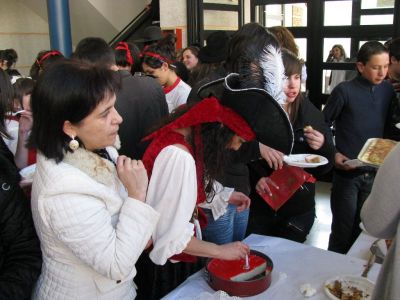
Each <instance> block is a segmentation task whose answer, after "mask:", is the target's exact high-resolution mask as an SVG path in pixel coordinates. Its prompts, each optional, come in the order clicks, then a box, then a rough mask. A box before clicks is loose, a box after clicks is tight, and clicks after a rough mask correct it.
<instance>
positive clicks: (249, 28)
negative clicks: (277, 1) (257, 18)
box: [225, 23, 280, 88]
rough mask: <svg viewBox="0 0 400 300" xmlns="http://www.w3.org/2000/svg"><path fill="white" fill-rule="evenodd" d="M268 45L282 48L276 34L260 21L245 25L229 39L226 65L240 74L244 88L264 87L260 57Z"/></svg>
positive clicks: (228, 68)
mask: <svg viewBox="0 0 400 300" xmlns="http://www.w3.org/2000/svg"><path fill="white" fill-rule="evenodd" d="M267 45H271V46H273V47H274V48H276V49H278V48H280V47H279V43H278V41H277V40H276V38H275V36H274V35H273V34H271V33H270V32H269V31H268V30H266V29H265V28H264V27H262V26H261V25H260V24H258V23H248V24H245V25H243V26H242V27H241V28H240V29H239V30H238V31H237V32H236V33H235V34H234V35H233V36H232V38H231V40H230V41H229V46H228V58H227V60H226V64H225V66H226V69H227V71H229V72H235V73H239V74H240V76H241V84H242V88H246V87H257V88H264V86H265V79H264V76H263V70H262V68H261V67H260V65H259V59H260V56H261V54H262V53H263V49H264V48H265V47H266V46H267Z"/></svg>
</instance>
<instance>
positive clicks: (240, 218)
mask: <svg viewBox="0 0 400 300" xmlns="http://www.w3.org/2000/svg"><path fill="white" fill-rule="evenodd" d="M204 212H205V213H206V215H207V218H208V222H207V226H206V228H204V229H203V239H204V240H205V241H209V242H212V243H215V244H218V245H222V244H227V243H230V242H235V241H241V240H243V239H244V237H245V234H246V228H247V222H248V220H249V210H248V209H246V210H244V211H242V212H241V213H238V212H237V211H236V206H235V205H233V204H229V205H228V207H227V209H226V212H225V214H224V215H222V216H221V217H219V218H218V220H216V221H215V220H214V218H213V216H212V213H211V210H210V209H204Z"/></svg>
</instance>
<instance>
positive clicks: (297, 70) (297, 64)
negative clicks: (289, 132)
mask: <svg viewBox="0 0 400 300" xmlns="http://www.w3.org/2000/svg"><path fill="white" fill-rule="evenodd" d="M282 61H283V65H284V67H285V75H286V76H287V77H289V76H291V75H294V74H299V75H300V76H301V69H302V68H303V63H302V61H301V60H300V59H299V58H298V57H297V56H296V54H294V53H293V52H291V51H289V50H287V49H282ZM302 100H303V96H302V94H301V92H300V91H299V94H298V95H297V97H296V99H295V101H293V102H292V103H289V104H288V105H289V109H288V114H289V119H290V122H291V123H292V124H294V122H295V121H296V119H297V115H298V112H299V108H300V104H301V101H302Z"/></svg>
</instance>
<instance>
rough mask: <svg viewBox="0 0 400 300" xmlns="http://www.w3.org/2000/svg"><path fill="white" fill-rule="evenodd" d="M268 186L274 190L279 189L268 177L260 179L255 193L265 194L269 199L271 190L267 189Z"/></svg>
mask: <svg viewBox="0 0 400 300" xmlns="http://www.w3.org/2000/svg"><path fill="white" fill-rule="evenodd" d="M269 185H272V186H273V187H275V188H276V189H279V186H278V185H277V184H276V183H275V182H274V181H272V180H271V178H269V177H261V178H260V180H259V181H258V182H257V184H256V191H257V192H258V193H259V194H265V193H268V195H269V196H270V197H271V196H272V192H271V189H270V188H269Z"/></svg>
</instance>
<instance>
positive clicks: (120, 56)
mask: <svg viewBox="0 0 400 300" xmlns="http://www.w3.org/2000/svg"><path fill="white" fill-rule="evenodd" d="M126 44H127V45H128V48H129V51H130V53H131V56H132V61H133V64H132V65H131V73H132V74H133V73H135V72H141V71H142V62H141V59H140V49H139V47H138V46H137V45H136V44H133V43H130V42H127V43H126ZM117 46H118V45H117ZM116 48H117V47H116ZM127 56H128V53H127V51H126V49H118V50H117V49H115V62H116V64H117V66H121V67H127V66H129V65H130V64H129V62H128V58H127Z"/></svg>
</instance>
